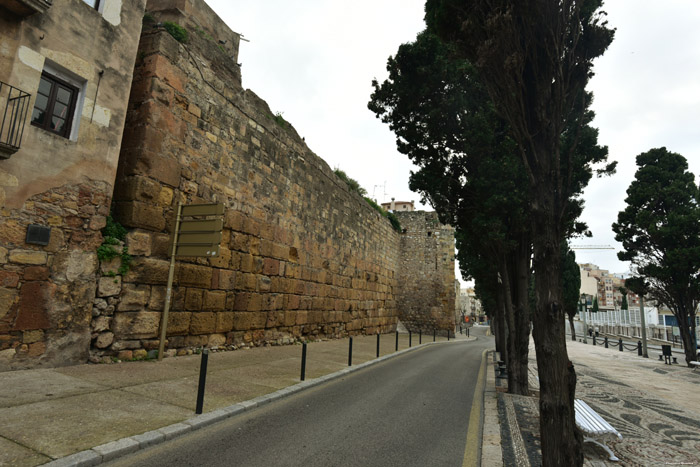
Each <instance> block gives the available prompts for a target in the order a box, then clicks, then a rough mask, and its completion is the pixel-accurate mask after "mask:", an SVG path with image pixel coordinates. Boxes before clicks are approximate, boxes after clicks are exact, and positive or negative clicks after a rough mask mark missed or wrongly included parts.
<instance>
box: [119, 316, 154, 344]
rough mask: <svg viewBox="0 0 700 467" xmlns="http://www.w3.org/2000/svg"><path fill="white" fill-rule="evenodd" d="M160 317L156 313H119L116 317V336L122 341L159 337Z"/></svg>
mask: <svg viewBox="0 0 700 467" xmlns="http://www.w3.org/2000/svg"><path fill="white" fill-rule="evenodd" d="M160 315H161V314H160V313H159V312H154V311H137V312H123V313H117V314H116V315H115V316H114V323H113V326H114V334H115V336H116V338H117V339H120V340H121V339H150V338H153V337H157V336H158V328H159V326H160Z"/></svg>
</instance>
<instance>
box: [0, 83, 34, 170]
mask: <svg viewBox="0 0 700 467" xmlns="http://www.w3.org/2000/svg"><path fill="white" fill-rule="evenodd" d="M30 97H31V94H28V93H26V92H24V91H22V90H21V89H17V88H16V87H14V86H10V85H9V84H6V83H3V82H2V81H0V112H2V114H0V158H2V159H7V158H8V157H10V156H11V155H12V154H14V153H16V152H17V151H18V150H19V146H20V143H21V141H22V135H23V134H24V124H25V122H26V121H27V114H28V113H29V98H30Z"/></svg>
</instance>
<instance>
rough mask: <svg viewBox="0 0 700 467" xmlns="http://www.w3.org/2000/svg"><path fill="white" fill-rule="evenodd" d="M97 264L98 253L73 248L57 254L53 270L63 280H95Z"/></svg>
mask: <svg viewBox="0 0 700 467" xmlns="http://www.w3.org/2000/svg"><path fill="white" fill-rule="evenodd" d="M97 264H98V261H97V254H96V253H94V252H85V251H80V250H71V251H70V252H67V253H57V254H56V257H55V259H54V265H53V270H54V271H56V275H57V276H58V277H59V278H60V279H61V280H66V281H68V282H77V281H84V280H94V274H95V271H96V270H97Z"/></svg>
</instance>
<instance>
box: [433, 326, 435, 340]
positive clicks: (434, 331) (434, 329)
mask: <svg viewBox="0 0 700 467" xmlns="http://www.w3.org/2000/svg"><path fill="white" fill-rule="evenodd" d="M433 342H435V329H433Z"/></svg>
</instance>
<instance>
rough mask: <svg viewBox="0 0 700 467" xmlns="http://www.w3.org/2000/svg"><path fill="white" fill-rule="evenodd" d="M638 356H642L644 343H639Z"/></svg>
mask: <svg viewBox="0 0 700 467" xmlns="http://www.w3.org/2000/svg"><path fill="white" fill-rule="evenodd" d="M637 355H639V356H640V357H641V356H642V341H637Z"/></svg>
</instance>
